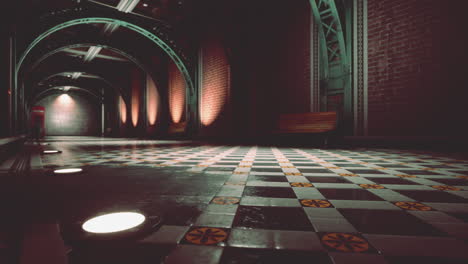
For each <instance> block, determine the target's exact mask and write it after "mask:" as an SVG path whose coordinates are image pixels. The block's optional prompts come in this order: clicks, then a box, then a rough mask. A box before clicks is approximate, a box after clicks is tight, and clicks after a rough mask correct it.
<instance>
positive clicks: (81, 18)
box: [14, 6, 197, 128]
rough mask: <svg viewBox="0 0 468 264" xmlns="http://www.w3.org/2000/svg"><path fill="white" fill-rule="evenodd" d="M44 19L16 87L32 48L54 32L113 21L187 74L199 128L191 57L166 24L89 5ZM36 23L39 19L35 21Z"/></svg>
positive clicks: (191, 113) (191, 120)
mask: <svg viewBox="0 0 468 264" xmlns="http://www.w3.org/2000/svg"><path fill="white" fill-rule="evenodd" d="M43 18H44V19H43V21H40V22H41V23H37V24H36V25H34V26H35V31H36V33H35V34H34V38H33V39H32V40H31V41H27V43H28V44H27V46H26V47H25V48H24V49H23V50H22V53H21V56H19V59H18V60H17V63H16V68H15V73H14V74H15V75H14V85H15V87H17V85H18V78H19V77H20V72H21V70H22V66H23V63H24V62H25V60H26V59H27V58H28V55H29V54H30V53H31V51H32V50H33V49H34V48H35V47H36V46H37V45H38V44H39V43H40V42H41V41H42V40H44V39H45V38H47V37H48V36H50V35H51V34H53V33H55V32H57V31H59V30H62V29H65V28H69V27H72V26H76V25H82V24H108V23H113V24H117V25H119V26H121V27H124V28H127V29H130V30H132V31H134V32H137V33H139V34H141V35H143V36H145V37H146V38H147V39H149V40H151V41H152V42H153V43H155V44H156V45H157V46H159V47H160V48H161V49H162V50H163V51H164V52H165V53H166V54H167V55H168V56H169V57H170V58H171V59H172V61H173V62H174V63H175V65H176V66H177V68H178V69H179V70H180V72H181V73H182V75H183V76H184V79H185V83H186V87H187V90H188V92H187V93H186V96H187V102H188V113H187V114H188V124H189V126H191V127H192V128H193V127H196V122H197V121H196V120H197V119H196V115H197V98H196V94H197V93H196V92H195V89H196V88H195V82H194V67H193V63H191V61H190V60H189V58H188V56H186V55H185V54H184V52H183V51H182V49H181V48H179V47H177V44H176V41H175V40H174V38H172V37H171V36H170V33H169V32H168V27H167V25H163V24H158V23H156V24H155V23H154V21H151V23H148V22H145V21H142V22H141V21H140V20H138V19H136V18H135V16H132V15H130V14H125V13H121V12H115V11H108V10H105V11H104V10H95V9H93V8H89V7H83V6H81V7H76V8H73V9H66V10H61V11H54V12H51V13H49V14H47V15H46V16H43ZM35 22H37V21H35Z"/></svg>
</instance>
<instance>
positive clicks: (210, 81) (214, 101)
mask: <svg viewBox="0 0 468 264" xmlns="http://www.w3.org/2000/svg"><path fill="white" fill-rule="evenodd" d="M201 54H202V58H201V60H202V84H201V85H202V86H201V97H200V121H201V123H202V125H203V126H204V127H205V129H204V131H205V132H208V131H207V129H209V130H210V132H208V133H214V132H223V131H228V130H229V122H226V121H227V120H226V116H227V115H228V110H229V109H228V104H229V93H230V84H231V83H230V66H229V64H228V60H227V56H226V52H225V49H224V47H223V44H222V42H221V41H220V39H219V37H215V36H212V37H210V38H208V39H206V40H205V41H204V42H203V44H202V47H201ZM223 119H224V120H223ZM210 128H213V129H210Z"/></svg>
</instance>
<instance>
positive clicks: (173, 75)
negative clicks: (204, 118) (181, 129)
mask: <svg viewBox="0 0 468 264" xmlns="http://www.w3.org/2000/svg"><path fill="white" fill-rule="evenodd" d="M169 109H170V111H171V119H172V122H174V123H176V124H177V123H179V122H180V121H181V120H182V115H183V114H184V110H185V81H184V77H183V76H182V74H181V73H180V71H179V69H177V66H176V65H175V64H174V63H172V62H171V63H170V64H169Z"/></svg>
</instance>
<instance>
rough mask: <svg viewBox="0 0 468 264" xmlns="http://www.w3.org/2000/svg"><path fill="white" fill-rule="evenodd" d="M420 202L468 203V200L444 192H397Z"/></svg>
mask: <svg viewBox="0 0 468 264" xmlns="http://www.w3.org/2000/svg"><path fill="white" fill-rule="evenodd" d="M395 191H396V192H399V193H401V194H403V195H405V196H407V197H410V198H413V199H415V200H416V201H420V202H437V203H466V202H468V200H467V199H465V198H462V197H459V196H456V195H453V194H450V193H447V192H443V191H416V190H395Z"/></svg>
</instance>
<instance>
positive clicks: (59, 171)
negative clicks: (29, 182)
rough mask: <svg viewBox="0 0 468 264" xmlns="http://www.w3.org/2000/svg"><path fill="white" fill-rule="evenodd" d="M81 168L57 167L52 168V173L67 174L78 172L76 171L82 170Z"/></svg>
mask: <svg viewBox="0 0 468 264" xmlns="http://www.w3.org/2000/svg"><path fill="white" fill-rule="evenodd" d="M82 171H83V169H81V168H68V169H57V170H54V173H56V174H69V173H78V172H82Z"/></svg>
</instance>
